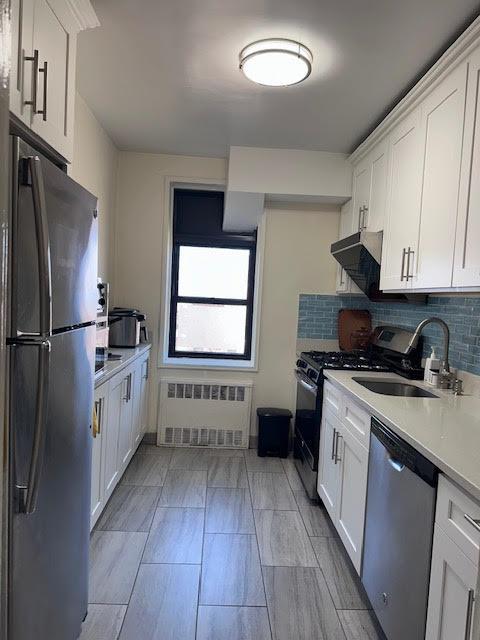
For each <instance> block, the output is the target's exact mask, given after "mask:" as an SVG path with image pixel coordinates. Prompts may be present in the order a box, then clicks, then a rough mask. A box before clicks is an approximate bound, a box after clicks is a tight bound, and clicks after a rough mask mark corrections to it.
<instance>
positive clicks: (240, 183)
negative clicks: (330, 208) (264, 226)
mask: <svg viewBox="0 0 480 640" xmlns="http://www.w3.org/2000/svg"><path fill="white" fill-rule="evenodd" d="M351 195H352V167H351V165H350V163H349V162H348V159H347V156H346V155H344V154H341V153H324V152H322V151H304V150H299V149H261V148H256V147H230V155H229V162H228V179H227V189H226V197H225V211H224V220H223V228H224V230H225V231H238V232H240V231H242V232H245V231H252V230H253V229H255V228H256V227H257V226H258V222H259V220H260V217H261V215H262V213H263V210H264V204H265V202H267V203H290V204H291V205H292V206H294V205H295V204H298V205H302V206H305V205H323V204H331V205H341V204H343V203H344V202H346V201H347V200H348V199H349V198H350V197H351Z"/></svg>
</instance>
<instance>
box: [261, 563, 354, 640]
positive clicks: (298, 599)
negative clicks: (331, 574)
mask: <svg viewBox="0 0 480 640" xmlns="http://www.w3.org/2000/svg"><path fill="white" fill-rule="evenodd" d="M263 575H264V579H265V590H266V593H267V602H268V609H269V612H270V621H271V624H272V631H273V638H274V640H293V639H295V640H345V636H344V634H343V630H342V626H341V624H340V620H339V619H338V616H337V612H336V611H335V607H334V605H333V602H332V598H331V596H330V593H329V591H328V587H327V585H326V582H325V578H324V577H323V575H322V572H321V571H320V569H312V568H305V567H264V568H263Z"/></svg>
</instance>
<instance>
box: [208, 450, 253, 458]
mask: <svg viewBox="0 0 480 640" xmlns="http://www.w3.org/2000/svg"><path fill="white" fill-rule="evenodd" d="M245 451H246V449H222V448H220V447H208V448H207V449H205V453H206V454H207V455H211V456H217V457H226V458H243V459H245V454H244V452H245Z"/></svg>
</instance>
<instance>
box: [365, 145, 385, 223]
mask: <svg viewBox="0 0 480 640" xmlns="http://www.w3.org/2000/svg"><path fill="white" fill-rule="evenodd" d="M388 142H389V141H388V139H385V140H382V142H380V143H379V144H377V145H376V147H375V148H374V149H373V151H371V152H370V154H369V161H370V167H371V169H370V173H371V183H370V198H369V204H368V208H367V210H366V211H365V213H364V215H363V220H364V225H365V227H366V229H367V230H368V231H382V230H383V226H384V221H385V209H386V207H387V184H388Z"/></svg>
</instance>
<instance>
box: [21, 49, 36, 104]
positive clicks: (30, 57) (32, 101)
mask: <svg viewBox="0 0 480 640" xmlns="http://www.w3.org/2000/svg"><path fill="white" fill-rule="evenodd" d="M23 59H24V60H25V61H27V62H33V65H32V99H31V100H24V101H23V104H27V105H31V106H32V107H33V109H32V110H33V113H37V95H38V49H35V51H34V52H33V56H24V57H23Z"/></svg>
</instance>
